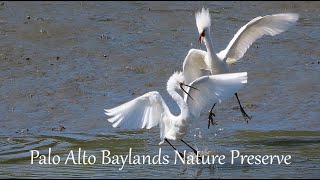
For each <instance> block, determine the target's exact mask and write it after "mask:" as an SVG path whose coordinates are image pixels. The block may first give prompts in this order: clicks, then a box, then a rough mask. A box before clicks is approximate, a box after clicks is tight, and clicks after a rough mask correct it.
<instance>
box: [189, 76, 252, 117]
mask: <svg viewBox="0 0 320 180" xmlns="http://www.w3.org/2000/svg"><path fill="white" fill-rule="evenodd" d="M244 83H247V72H241V73H228V74H219V75H211V76H202V77H201V78H198V79H196V80H195V81H193V82H192V83H191V84H190V86H192V87H195V88H197V89H198V90H196V89H193V88H188V89H187V92H188V93H189V94H190V96H191V97H192V99H191V98H190V97H189V96H185V102H187V104H188V107H189V111H190V112H191V114H192V115H193V116H194V117H199V116H200V113H201V112H202V110H203V109H204V108H205V107H207V106H208V105H213V104H214V103H216V102H221V101H222V100H224V99H226V98H228V97H230V96H231V95H233V94H234V93H235V92H237V91H238V90H239V89H240V88H241V86H242V85H243V84H244Z"/></svg>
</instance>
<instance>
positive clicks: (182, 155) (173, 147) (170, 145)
mask: <svg viewBox="0 0 320 180" xmlns="http://www.w3.org/2000/svg"><path fill="white" fill-rule="evenodd" d="M164 140H165V141H166V142H167V143H168V144H170V146H171V147H172V148H173V149H174V150H176V151H178V150H177V149H176V148H175V147H173V146H172V144H171V143H170V142H169V141H168V139H167V138H164ZM178 153H179V154H180V156H181V157H182V158H184V155H183V154H182V153H181V152H179V151H178Z"/></svg>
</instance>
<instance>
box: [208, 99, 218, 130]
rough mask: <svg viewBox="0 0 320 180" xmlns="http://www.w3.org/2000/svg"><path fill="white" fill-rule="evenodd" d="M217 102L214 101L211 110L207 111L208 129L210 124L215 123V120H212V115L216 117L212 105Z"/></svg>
mask: <svg viewBox="0 0 320 180" xmlns="http://www.w3.org/2000/svg"><path fill="white" fill-rule="evenodd" d="M216 104H217V103H214V105H213V106H212V108H211V110H210V111H209V116H208V129H209V127H210V124H212V125H217V122H213V117H212V116H214V117H216V115H215V114H214V113H213V112H212V110H213V108H214V106H215V105H216Z"/></svg>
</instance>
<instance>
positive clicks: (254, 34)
mask: <svg viewBox="0 0 320 180" xmlns="http://www.w3.org/2000/svg"><path fill="white" fill-rule="evenodd" d="M195 18H196V24H197V28H198V32H199V34H200V40H203V42H204V43H205V45H206V48H207V51H202V50H196V49H191V50H190V51H189V53H188V55H187V56H186V58H185V60H184V62H183V73H184V75H185V77H186V79H185V80H186V83H190V82H192V81H193V80H195V79H197V78H198V77H201V76H202V75H203V73H202V70H201V69H205V70H209V71H210V72H211V74H221V73H229V72H230V71H229V67H228V64H230V63H233V62H235V61H237V60H238V59H240V58H241V57H242V56H243V55H244V53H245V52H246V51H247V49H248V48H249V47H250V45H251V44H252V43H254V42H255V41H256V40H257V39H259V38H261V37H262V36H263V35H269V36H274V35H276V34H279V33H282V32H284V31H286V30H288V29H289V28H290V27H291V26H293V25H295V24H296V22H297V20H298V19H299V15H298V14H295V13H283V14H273V15H266V16H259V17H256V18H254V19H252V20H251V21H250V22H248V23H247V24H246V25H244V26H243V27H241V28H240V29H239V30H238V32H237V33H236V34H235V35H234V37H233V38H232V40H231V41H230V43H229V44H228V46H227V47H226V49H224V50H222V51H221V52H219V53H216V51H215V49H214V46H213V43H212V40H211V33H210V26H211V20H210V14H209V10H208V9H204V8H202V10H201V11H199V12H197V13H196V14H195Z"/></svg>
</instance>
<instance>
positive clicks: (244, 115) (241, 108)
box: [234, 93, 251, 123]
mask: <svg viewBox="0 0 320 180" xmlns="http://www.w3.org/2000/svg"><path fill="white" fill-rule="evenodd" d="M234 95H235V96H236V98H237V100H238V103H239V106H240V111H241V113H242V116H243V117H244V118H245V120H246V121H247V123H248V119H250V120H251V117H250V116H249V115H248V114H247V113H246V112H245V111H244V109H243V107H242V105H241V103H240V100H239V98H238V94H237V93H234Z"/></svg>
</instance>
